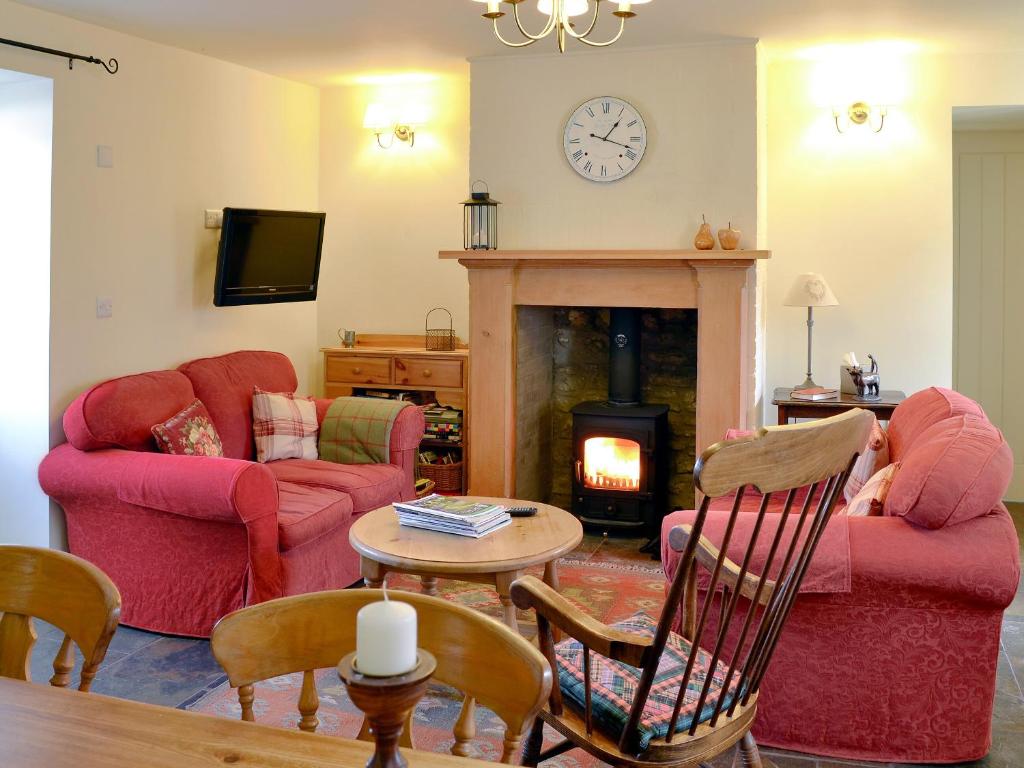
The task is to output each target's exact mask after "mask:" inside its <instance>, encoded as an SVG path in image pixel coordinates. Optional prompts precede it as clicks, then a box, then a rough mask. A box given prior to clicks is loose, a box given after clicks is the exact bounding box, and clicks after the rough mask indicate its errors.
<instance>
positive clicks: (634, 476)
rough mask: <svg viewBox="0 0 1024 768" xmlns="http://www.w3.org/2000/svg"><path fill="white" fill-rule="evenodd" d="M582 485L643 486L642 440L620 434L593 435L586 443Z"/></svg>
mask: <svg viewBox="0 0 1024 768" xmlns="http://www.w3.org/2000/svg"><path fill="white" fill-rule="evenodd" d="M583 485H585V486H586V487H587V488H608V489H616V490H623V491H638V490H640V444H639V443H637V442H636V441H634V440H623V439H621V438H618V437H591V438H589V439H588V440H585V441H584V443H583Z"/></svg>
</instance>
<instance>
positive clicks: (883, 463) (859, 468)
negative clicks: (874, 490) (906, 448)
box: [843, 419, 889, 504]
mask: <svg viewBox="0 0 1024 768" xmlns="http://www.w3.org/2000/svg"><path fill="white" fill-rule="evenodd" d="M888 465H889V438H888V436H887V435H886V434H885V430H884V429H882V425H881V424H879V423H878V419H875V420H874V423H873V424H872V425H871V434H870V436H869V437H868V444H867V445H866V446H864V450H862V451H861V453H860V456H858V457H857V461H855V462H854V464H853V469H851V470H850V476H849V477H848V478H847V479H846V485H845V486H844V487H843V496H844V497H845V498H846V503H847V504H852V503H853V499H854V497H855V496H856V495H857V494H858V493H860V490H861V488H863V487H864V484H865V483H867V481H868V480H869V479H870V478H871V476H872V475H874V474H875V473H876V472H878V471H879V470H881V469H883V468H884V467H887V466H888Z"/></svg>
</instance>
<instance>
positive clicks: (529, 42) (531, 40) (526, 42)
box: [494, 19, 539, 48]
mask: <svg viewBox="0 0 1024 768" xmlns="http://www.w3.org/2000/svg"><path fill="white" fill-rule="evenodd" d="M494 36H495V37H496V38H498V40H500V41H501V42H502V43H504V44H505V45H507V46H508V47H509V48H525V47H526V46H528V45H533V44H534V43H536V42H537V40H538V39H539V38H533V37H531V38H529V39H527V40H524V41H523V42H521V43H513V42H512V41H510V40H506V39H505V38H504V37H502V36H501V32H500V31H499V30H498V20H497V19H494Z"/></svg>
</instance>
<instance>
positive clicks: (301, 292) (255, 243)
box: [213, 208, 326, 307]
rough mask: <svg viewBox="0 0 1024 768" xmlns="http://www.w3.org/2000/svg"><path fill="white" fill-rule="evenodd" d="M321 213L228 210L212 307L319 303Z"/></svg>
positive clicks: (323, 215)
mask: <svg viewBox="0 0 1024 768" xmlns="http://www.w3.org/2000/svg"><path fill="white" fill-rule="evenodd" d="M325 217H326V214H323V213H303V212H298V211H261V210H255V209H251V208H225V209H224V222H223V224H222V228H221V232H220V250H219V252H218V254H217V277H216V280H215V282H214V287H213V303H214V304H215V305H216V306H218V307H233V306H238V305H240V304H272V303H277V302H284V301H315V300H316V286H317V280H318V279H319V276H320V252H321V250H322V249H323V243H324V220H325Z"/></svg>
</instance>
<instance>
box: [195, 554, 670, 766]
mask: <svg viewBox="0 0 1024 768" xmlns="http://www.w3.org/2000/svg"><path fill="white" fill-rule="evenodd" d="M558 573H559V579H560V582H561V591H562V594H563V595H564V596H565V597H566V598H568V599H569V600H571V601H572V602H573V603H574V604H576V605H577V606H578V607H579V608H580V610H582V611H585V612H587V613H589V614H590V615H592V616H595V617H597V618H599V619H601V620H602V621H605V622H613V621H618V620H620V619H624V618H627V617H628V616H631V615H632V614H634V613H636V612H637V611H641V610H642V611H645V612H647V613H649V614H652V615H655V616H657V615H658V613H659V612H660V610H661V605H662V602H663V595H664V584H665V578H664V576H663V575H662V572H661V569H660V568H659V567H658V566H657V565H656V564H654V563H650V564H649V565H648V564H625V563H617V562H581V561H579V560H573V559H563V560H561V561H559V572H558ZM536 575H537V576H540V575H541V572H537V573H536ZM388 587H389V588H390V589H406V590H409V591H414V592H418V591H419V582H418V580H417V579H415V578H413V577H409V576H400V575H392V576H390V577H389V578H388ZM438 595H439V596H441V597H444V598H445V599H448V600H453V601H455V602H459V603H462V604H463V605H468V606H470V607H473V608H475V609H477V610H480V611H482V612H484V613H487V614H489V615H491V616H494V617H496V618H500V617H501V603H500V602H499V601H498V597H497V595H496V594H495V593H494V591H493V590H491V589H488V588H487V587H485V586H483V585H479V584H468V583H465V582H458V581H451V580H446V579H442V580H439V581H438ZM519 621H520V628H521V629H522V631H523V634H524V635H527V636H530V635H533V634H535V633H536V623H535V620H534V619H533V617H532V616H531V615H529V614H527V613H525V612H522V611H521V612H520V613H519ZM316 680H317V690H318V691H319V694H320V709H319V712H318V713H317V715H318V717H319V718H320V726H319V728H318V729H317V732H318V733H321V734H331V735H340V736H345V737H348V738H355V736H356V734H357V733H358V731H359V725H360V723H361V722H362V714H361V713H360V712H359V710H358V709H357V708H356V707H355V706H354V705H353V704H352V702H351V701H349V698H348V695H347V693H346V691H345V686H344V685H342V684H341V682H340V681H339V680H338V675H337V672H336V671H335V670H334V669H323V670H320V671H318V672H317V675H316ZM255 687H256V699H255V702H254V712H255V715H256V720H257V722H260V723H263V724H266V725H277V726H281V727H283V728H297V727H298V720H299V715H298V709H297V706H298V700H299V691H300V689H301V687H302V676H301V674H300V673H297V674H294V675H284V676H282V677H277V678H274V679H272V680H267V681H265V682H262V683H258V684H257V685H256V686H255ZM461 703H462V699H461V696H459V695H458V694H457V692H456V691H454V690H452V689H450V688H447V687H445V686H441V685H432V686H431V687H430V689H429V691H428V692H427V695H426V696H425V697H424V698H423V700H422V701H421V702H420V703H419V705H418V706H417V708H416V712H415V715H414V725H413V739H414V743H415V744H416V747H417V749H425V750H430V751H433V752H448V751H449V749H450V748H451V746H452V744H453V743H454V737H453V736H452V728H453V726H454V724H455V721H456V719H457V718H458V715H459V709H460V706H461ZM188 709H190V710H192V711H195V712H203V713H206V714H209V715H218V716H221V717H228V718H233V719H238V718H239V717H240V716H241V708H240V706H239V704H238V698H237V695H236V692H235V691H234V690H233V689H232V688H231V687H230V686H229V685H228V684H227V683H225V684H224V685H222V686H221V687H219V688H216V689H214V690H213V691H211V692H210V693H208V694H207V695H206V696H204V697H203V698H201V699H199V700H198V701H196V702H195V703H193V704H191V705H189V706H188ZM476 726H477V738H476V740H475V741H474V742H473V753H472V755H471V756H472V757H476V758H479V759H481V760H488V761H497V760H499V759H500V757H501V742H502V737H503V732H504V727H503V724H502V722H501V720H499V719H498V718H497V717H496V716H495V715H494V714H493V713H492V712H490V711H489V710H486V709H484V708H483V707H478V708H477V716H476ZM548 737H549V738H548V739H545V742H546V744H547V743H553V742H554V741H556V740H557V739H556V734H555V733H554V732H553V731H550V729H549V733H548ZM599 765H603V763H601V762H600V761H598V760H596V759H595V758H593V757H591V756H590V755H588V754H586V753H585V752H583V751H582V750H579V749H575V750H572V751H570V752H568V753H566V754H563V755H560V756H559V757H557V758H554V759H553V760H550V761H548V762H546V763H545V767H546V768H547V767H548V766H562V767H564V768H593V767H594V766H599Z"/></svg>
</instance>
